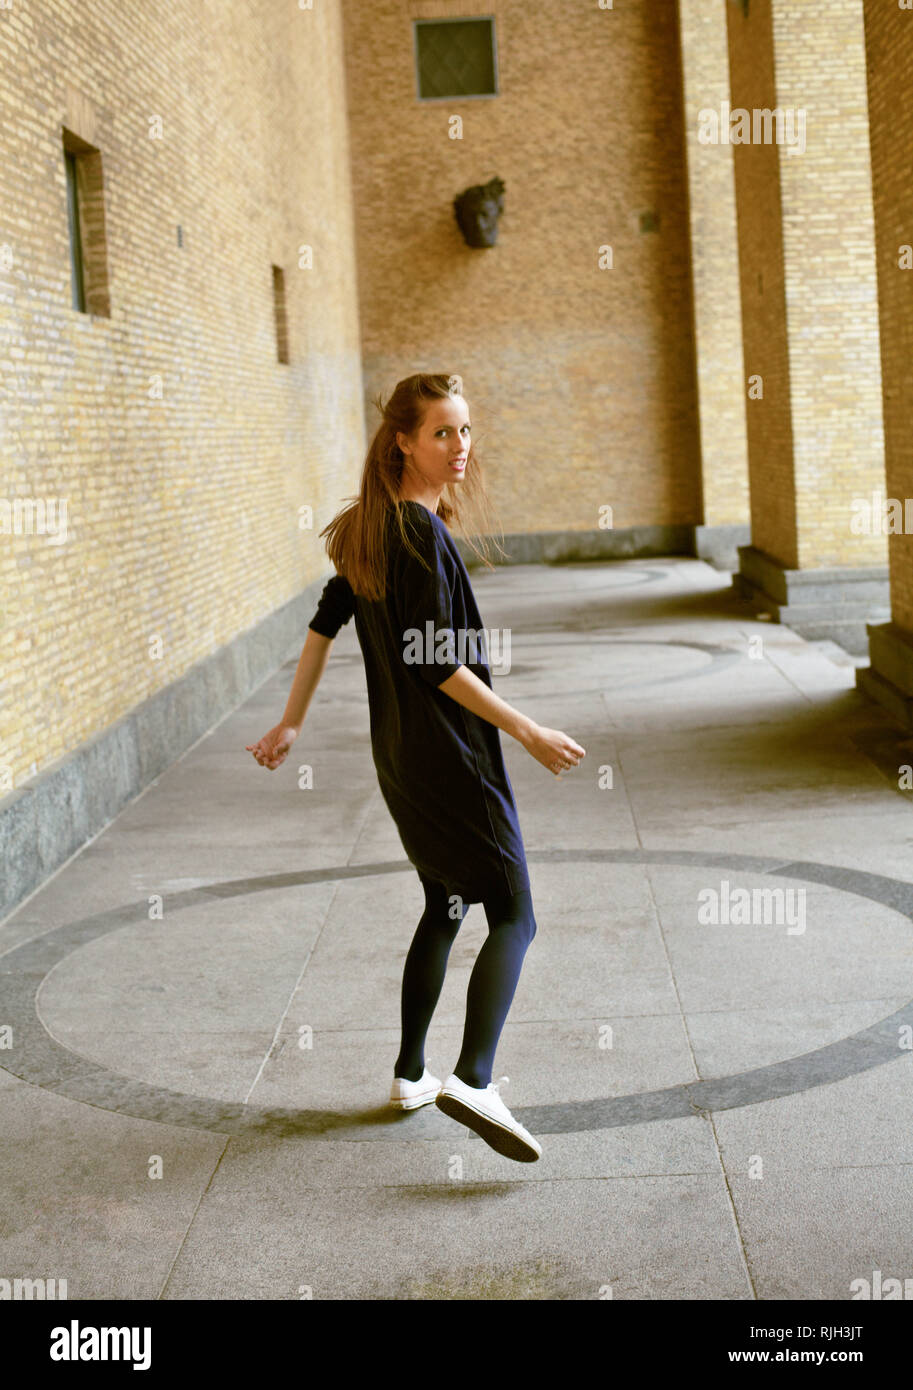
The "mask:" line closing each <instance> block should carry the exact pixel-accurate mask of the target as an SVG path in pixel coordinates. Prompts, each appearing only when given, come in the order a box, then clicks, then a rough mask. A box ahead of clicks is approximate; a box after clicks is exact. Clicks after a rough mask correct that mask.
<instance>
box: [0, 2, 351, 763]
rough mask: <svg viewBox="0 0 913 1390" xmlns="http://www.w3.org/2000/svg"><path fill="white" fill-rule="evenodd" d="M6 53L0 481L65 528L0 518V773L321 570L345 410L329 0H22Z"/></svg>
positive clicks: (338, 134)
mask: <svg viewBox="0 0 913 1390" xmlns="http://www.w3.org/2000/svg"><path fill="white" fill-rule="evenodd" d="M0 67H2V69H3V91H4V101H5V102H7V95H8V96H9V100H8V103H7V104H6V105H4V110H3V121H2V122H0V156H2V182H3V197H2V199H0V252H2V249H3V248H4V247H6V248H8V249H7V250H6V251H5V252H3V255H4V256H5V258H6V260H5V262H4V265H5V268H4V267H3V266H0V372H2V395H0V404H2V411H3V418H2V429H0V450H2V475H3V484H2V489H0V492H2V496H3V497H5V498H7V499H14V498H16V497H19V498H20V499H23V498H33V499H34V498H41V499H47V498H51V497H54V498H64V499H66V501H67V512H68V517H67V540H66V542H65V543H64V544H61V545H56V544H53V543H52V542H51V541H50V540H49V538H48V536H46V535H38V534H32V535H28V534H19V535H16V534H14V535H3V536H0V567H2V574H0V582H2V589H3V614H2V617H3V622H2V635H0V642H2V653H0V659H2V670H3V684H4V692H3V701H2V713H0V718H2V726H0V769H5V773H4V774H3V775H5V777H6V785H7V788H8V787H9V782H10V779H12V785H13V787H19V786H20V785H21V783H22V782H23V781H25V780H27V779H28V778H29V777H30V776H32V775H33V774H35V773H37V772H39V771H41V770H42V769H44V768H46V767H47V766H48V765H49V764H51V763H52V762H54V761H55V760H56V759H57V758H59V757H60V756H62V755H64V754H65V753H67V752H68V751H70V750H72V749H73V748H74V747H76V746H77V745H78V744H80V743H81V742H83V741H84V740H85V739H87V738H89V737H90V736H91V735H93V734H94V733H96V732H97V731H99V730H101V729H104V728H106V727H107V726H109V725H110V724H111V723H113V722H114V721H115V720H117V719H118V718H119V717H120V716H121V715H123V714H124V713H126V712H127V711H128V710H129V709H131V708H132V707H133V706H135V705H136V704H138V703H139V702H140V701H141V700H143V699H144V698H145V697H147V696H149V695H151V694H152V693H153V692H155V691H156V690H158V689H160V688H161V687H163V686H166V685H168V684H170V683H171V682H173V681H174V680H176V679H177V678H178V677H179V676H180V675H181V674H182V673H183V672H185V671H186V670H187V669H188V668H189V667H190V666H191V665H193V664H194V663H195V662H196V661H198V660H199V659H200V658H202V657H204V656H206V655H207V654H208V653H210V652H212V651H214V650H215V649H217V648H218V647H219V646H221V645H222V644H224V643H227V642H230V641H231V640H232V638H234V637H235V636H236V635H237V634H238V633H240V632H242V631H243V630H245V629H247V628H249V627H251V626H252V625H253V624H255V623H257V622H258V621H259V620H261V619H262V618H263V617H264V616H266V615H267V614H268V613H270V612H271V611H273V610H274V609H276V608H277V607H279V606H280V605H281V604H282V603H284V602H286V601H287V600H289V599H290V598H292V597H293V596H294V595H295V594H296V593H298V592H299V591H300V590H301V589H302V588H303V587H305V586H306V585H307V584H308V583H310V582H311V581H312V580H314V579H317V578H319V576H320V575H321V574H322V573H324V572H325V570H326V567H327V561H326V556H325V552H324V551H323V545H322V542H320V541H319V540H318V539H317V532H318V531H319V529H320V527H321V526H322V525H324V524H325V522H326V521H327V520H328V519H329V518H330V516H331V515H332V514H333V513H334V512H335V511H336V509H337V507H338V505H339V498H340V496H341V495H343V494H345V493H348V492H351V491H352V490H353V488H354V486H355V484H356V482H357V477H358V471H359V467H360V464H361V461H362V457H363V453H364V435H363V430H364V420H363V401H362V383H361V372H360V344H359V337H358V319H357V309H356V285H355V275H354V272H353V264H354V248H353V240H352V238H353V225H352V209H351V190H350V181H349V172H348V169H349V150H348V143H347V133H346V122H345V76H344V62H343V42H342V25H341V15H340V10H339V4H338V0H321V3H320V4H317V5H315V6H314V8H313V10H311V11H307V10H300V9H298V7H297V6H296V5H295V4H293V3H288V4H286V3H274V2H273V0H254V3H245V4H225V3H214V2H212V0H210V2H209V3H203V2H202V0H200V2H199V3H197V2H194V3H178V4H164V5H161V4H155V3H152V2H151V0H131V3H130V4H127V5H125V4H122V3H120V0H83V2H82V3H80V4H78V5H64V4H53V5H50V6H48V5H44V4H39V3H37V0H15V4H14V5H13V6H12V8H11V9H9V10H0ZM154 117H159V118H160V119H161V122H162V135H163V138H162V139H153V138H150V128H151V127H150V118H154ZM67 124H69V125H71V126H74V127H76V130H75V133H76V134H77V135H79V134H81V135H83V138H85V139H87V140H89V141H90V143H94V144H96V145H97V146H98V147H99V148H100V150H101V152H102V168H103V174H104V183H105V218H106V235H107V242H108V275H109V292H110V317H107V318H105V317H92V318H90V317H89V316H87V315H84V314H80V313H78V312H76V311H75V310H74V309H73V308H72V307H71V288H70V264H69V254H68V234H67V203H66V185H65V173H64V160H63V154H62V144H61V129H62V126H64V125H67ZM153 128H154V127H153ZM178 224H180V225H181V227H182V228H183V237H184V245H183V248H180V247H179V246H178V244H177V231H176V228H177V226H178ZM301 245H310V246H312V247H313V256H314V266H313V269H311V270H304V269H298V268H297V265H298V248H299V246H301ZM272 264H277V265H280V266H282V267H283V268H284V270H285V280H286V286H287V295H288V313H289V333H290V341H291V361H290V363H289V364H288V365H280V364H279V363H278V362H277V360H276V356H277V354H276V338H275V330H274V310H273V287H272V276H271V265H272ZM157 378H160V380H161V399H155V397H154V394H150V393H151V392H153V393H154V390H155V381H156V379H157ZM308 505H310V506H312V507H313V508H314V513H315V517H314V527H313V530H311V531H308V530H302V529H300V528H299V508H300V507H302V506H308ZM156 635H160V636H161V638H162V642H163V647H162V655H161V659H152V658H151V656H150V639H152V638H154V637H155V636H156ZM302 635H303V634H302ZM153 650H154V649H153Z"/></svg>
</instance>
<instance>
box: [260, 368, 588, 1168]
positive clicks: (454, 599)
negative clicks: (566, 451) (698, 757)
mask: <svg viewBox="0 0 913 1390" xmlns="http://www.w3.org/2000/svg"><path fill="white" fill-rule="evenodd" d="M457 384H458V383H457V379H456V378H453V377H446V376H440V375H432V374H425V373H421V374H419V375H416V376H412V377H408V378H406V380H404V381H401V382H400V383H399V384H398V386H397V388H396V390H395V391H394V393H393V395H392V396H391V398H390V400H389V401H388V402H387V404H386V406H384V405H382V404H381V402H380V401H379V400H377V401H376V402H375V403H376V404H377V406H378V408H379V409H380V410H381V413H382V415H383V421H382V423H381V425H380V427H379V429H378V431H377V433H376V435H375V437H374V439H373V441H372V443H371V447H370V448H369V450H368V453H367V457H366V459H365V465H364V470H363V473H362V480H361V490H360V494H359V496H358V497H357V498H356V499H354V500H353V501H352V502H351V503H350V505H349V506H347V507H345V508H344V509H343V510H342V511H341V512H340V513H339V514H338V515H337V516H336V518H335V519H334V520H333V521H332V522H331V523H330V525H329V526H328V527H326V528H325V530H324V531H322V532H321V533H320V534H321V535H322V536H323V535H327V536H328V537H329V539H328V540H327V553H328V554H329V556H330V559H331V560H332V561H333V564H334V566H335V568H336V571H337V573H336V575H335V576H334V577H333V578H332V579H330V580H329V581H328V583H327V584H326V586H325V588H324V590H323V593H322V595H321V598H320V602H319V604H318V607H317V611H316V613H315V615H314V617H313V619H312V620H311V623H310V625H309V631H308V636H307V640H306V642H305V646H304V650H303V652H302V654H301V659H300V661H299V663H298V670H297V672H296V675H295V680H294V682H293V685H292V690H291V694H290V696H289V700H288V704H287V706H286V709H285V713H284V715H283V717H282V720H281V721H280V723H279V724H277V725H276V727H275V728H274V729H271V730H270V732H269V733H268V734H266V735H265V736H264V737H263V738H262V739H260V741H259V743H256V744H248V745H247V747H248V749H249V750H250V751H251V752H252V753H253V755H254V757H255V758H256V760H257V762H258V763H259V764H260V766H261V767H267V768H269V769H271V770H274V769H275V768H277V767H279V766H280V764H281V763H282V762H283V761H284V759H285V757H286V755H287V754H288V751H289V749H290V748H291V746H292V743H293V741H294V740H295V739H296V738H297V736H298V734H299V732H300V730H301V726H302V724H303V722H304V719H305V715H306V713H307V709H308V705H309V703H310V700H311V697H312V696H313V693H314V691H315V689H316V687H317V684H318V682H319V680H320V677H321V675H322V674H323V670H324V667H325V665H326V662H327V659H328V656H329V651H330V647H331V644H332V641H333V639H334V638H335V637H336V634H337V633H338V632H339V629H340V628H341V627H342V626H343V624H344V623H347V622H348V621H349V619H350V618H351V617H352V616H353V614H354V617H355V628H356V633H357V636H358V641H359V645H360V646H361V650H362V654H363V656H364V661H365V675H366V678H367V686H368V703H369V708H370V719H371V748H372V753H373V758H374V765H375V767H376V769H377V777H378V782H379V784H380V789H381V792H382V794H383V797H384V800H385V802H386V804H387V807H388V809H389V811H390V814H391V816H392V817H393V820H394V822H395V824H396V827H397V829H398V831H399V835H400V839H401V841H402V844H403V848H404V849H405V851H406V855H407V857H408V858H409V860H410V862H411V863H412V864H413V865H414V867H415V869H416V871H417V873H418V876H419V879H420V881H421V884H422V887H423V889H424V893H425V910H424V913H423V914H422V917H421V920H420V921H419V924H418V927H417V929H416V932H415V937H414V939H413V941H412V944H411V946H410V948H409V953H408V955H407V957H406V963H405V969H404V972H403V985H402V998H401V1019H402V1038H401V1044H400V1051H399V1056H398V1057H397V1059H396V1064H395V1066H394V1069H393V1070H394V1078H393V1085H392V1088H391V1094H390V1101H391V1104H392V1105H394V1106H395V1107H396V1108H398V1109H402V1110H413V1109H417V1108H418V1107H419V1106H422V1105H427V1104H429V1103H430V1102H431V1101H436V1103H437V1105H438V1106H439V1108H440V1109H441V1110H443V1111H444V1112H445V1114H447V1115H450V1116H452V1117H453V1118H454V1119H456V1120H459V1121H460V1122H461V1123H463V1124H465V1125H467V1126H468V1127H469V1128H470V1129H472V1130H474V1131H475V1132H476V1133H477V1134H479V1135H481V1137H482V1138H483V1139H484V1140H485V1141H486V1142H487V1143H488V1144H490V1145H491V1147H492V1148H493V1149H495V1150H497V1152H498V1153H501V1154H505V1155H506V1156H507V1157H508V1158H513V1159H516V1160H518V1161H519V1162H526V1163H529V1162H534V1161H535V1160H536V1159H537V1158H539V1156H540V1154H541V1152H542V1150H541V1148H540V1146H539V1144H538V1143H537V1142H536V1140H535V1139H534V1138H533V1137H532V1135H531V1134H529V1133H528V1132H527V1130H525V1129H524V1128H523V1126H522V1125H521V1124H519V1122H518V1121H517V1120H515V1119H514V1117H513V1116H512V1115H511V1113H510V1111H509V1110H508V1109H507V1107H506V1105H505V1104H504V1102H503V1101H502V1100H501V1098H500V1096H499V1095H498V1091H497V1087H496V1086H495V1085H494V1084H493V1083H492V1080H491V1073H492V1067H493V1064H494V1055H495V1049H496V1047H497V1044H498V1040H499V1038H500V1035H501V1030H502V1028H503V1026H504V1021H505V1019H506V1017H507V1012H508V1009H509V1008H510V1005H511V1003H512V1001H513V997H514V993H515V991H516V987H517V981H518V979H519V976H520V969H521V966H522V964H523V958H524V956H525V954H526V949H527V947H528V946H529V943H530V942H531V941H532V939H533V936H534V935H535V932H536V921H535V918H534V916H533V906H532V898H531V895H530V882H529V874H528V872H527V866H526V856H525V853H524V848H523V839H522V836H521V833H520V827H519V824H518V821H517V812H516V806H515V803H514V797H513V789H512V787H511V784H510V780H509V778H508V775H507V770H506V768H505V765H504V757H503V753H502V750H501V742H500V735H499V733H498V730H499V729H503V730H505V732H507V733H509V734H511V735H512V737H514V738H515V739H517V741H518V742H519V743H521V744H522V745H523V747H524V748H525V749H526V750H527V752H528V753H530V754H531V756H532V757H534V758H535V759H536V761H537V762H540V763H542V765H543V766H544V767H547V768H548V769H549V771H551V772H553V773H554V774H555V776H559V775H560V773H561V771H562V769H564V768H567V767H576V766H577V764H578V763H579V761H580V759H581V758H582V757H584V749H583V748H581V747H580V745H579V744H577V743H575V742H574V740H573V739H571V738H569V737H568V736H567V735H566V734H563V733H560V732H559V731H558V730H556V729H546V728H542V727H540V726H539V725H538V724H535V723H534V722H533V720H531V719H528V718H527V717H526V716H525V715H522V714H520V713H519V712H518V711H517V710H515V709H513V708H512V707H511V706H510V705H508V704H506V703H505V702H504V701H503V700H501V699H499V698H498V697H497V696H496V695H495V694H494V692H493V690H492V686H491V675H490V671H489V667H488V663H487V660H486V659H485V653H484V650H483V651H482V653H479V651H478V645H477V644H481V645H482V646H483V649H484V643H485V638H484V630H483V629H482V622H481V618H480V615H479V610H478V608H477V606H476V601H475V596H474V594H473V592H472V586H471V584H470V582H469V576H468V574H467V572H466V567H465V565H464V564H463V561H462V558H461V556H460V553H459V551H458V550H457V547H456V545H455V544H454V541H453V538H452V536H451V534H450V531H449V529H448V524H449V522H450V520H451V519H452V518H455V519H457V520H458V521H462V512H463V510H464V507H463V503H464V500H466V501H468V502H469V503H471V504H473V505H475V506H476V507H481V508H483V509H484V505H485V503H486V499H485V494H484V487H483V485H482V480H481V475H480V472H479V464H478V459H477V456H476V454H475V453H474V451H473V448H472V444H471V442H470V423H469V411H468V408H467V405H466V401H465V400H464V399H463V397H462V395H460V394H459V393H458V392H457V390H456V389H455V388H456V385H457ZM458 490H459V492H460V493H461V494H463V495H461V496H460V497H459V498H458V497H457V491H458ZM445 493H446V494H447V499H446V500H445V496H444V494H445ZM469 544H470V545H471V546H472V548H473V550H475V551H476V553H477V554H479V555H480V558H481V559H483V560H484V561H485V563H488V559H487V554H486V553H483V552H482V551H480V550H479V549H478V547H477V546H476V545H475V544H474V543H473V542H472V541H470V542H469ZM482 546H483V550H484V548H485V542H484V541H482ZM489 568H491V566H490V565H489ZM475 902H481V903H482V905H483V907H484V910H485V916H486V919H487V922H488V936H487V938H486V940H485V942H484V944H483V946H482V948H481V950H480V952H479V955H478V958H477V959H476V962H475V965H474V967H473V971H472V975H471V977H470V981H469V990H468V995H467V1004H466V1023H465V1029H464V1033H463V1043H462V1050H461V1052H460V1056H459V1058H458V1060H457V1063H456V1065H455V1067H454V1069H453V1072H452V1073H451V1075H450V1076H449V1077H448V1078H447V1080H446V1081H445V1082H444V1083H443V1085H442V1084H441V1082H440V1080H439V1079H438V1078H437V1077H434V1076H432V1075H431V1074H430V1072H429V1071H428V1070H427V1068H426V1066H425V1055H424V1046H425V1037H426V1034H427V1031H428V1025H429V1023H430V1022H431V1015H432V1013H433V1011H434V1007H435V1005H436V1004H437V1001H438V998H439V996H440V992H441V988H442V986H443V983H444V973H445V971H446V968H447V959H448V956H449V953H450V948H451V946H452V944H453V941H454V939H455V937H456V935H457V932H458V931H459V929H460V925H461V923H462V921H463V918H464V917H465V914H466V912H467V910H468V908H469V906H470V904H471V903H475Z"/></svg>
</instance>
